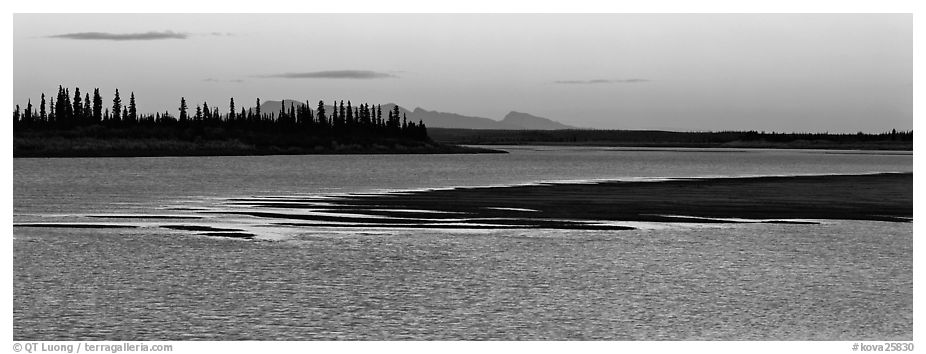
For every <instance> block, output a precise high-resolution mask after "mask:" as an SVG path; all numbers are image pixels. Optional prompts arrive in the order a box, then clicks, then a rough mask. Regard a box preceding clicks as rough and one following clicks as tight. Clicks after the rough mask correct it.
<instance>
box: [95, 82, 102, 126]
mask: <svg viewBox="0 0 926 354" xmlns="http://www.w3.org/2000/svg"><path fill="white" fill-rule="evenodd" d="M101 121H103V98H102V97H100V89H99V88H95V89H93V122H94V123H100V122H101Z"/></svg>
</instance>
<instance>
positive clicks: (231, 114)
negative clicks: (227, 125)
mask: <svg viewBox="0 0 926 354" xmlns="http://www.w3.org/2000/svg"><path fill="white" fill-rule="evenodd" d="M228 120H229V121H234V120H235V98H234V97H232V98H231V99H229V100H228Z"/></svg>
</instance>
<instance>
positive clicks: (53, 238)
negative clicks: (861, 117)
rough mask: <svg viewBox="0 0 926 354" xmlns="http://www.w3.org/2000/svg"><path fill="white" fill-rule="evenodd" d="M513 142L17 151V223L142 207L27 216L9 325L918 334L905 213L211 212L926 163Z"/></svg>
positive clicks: (94, 334)
mask: <svg viewBox="0 0 926 354" xmlns="http://www.w3.org/2000/svg"><path fill="white" fill-rule="evenodd" d="M508 150H509V151H511V154H507V155H430V156H265V157H183V158H98V159H14V180H13V183H14V186H13V187H14V216H13V218H14V223H93V224H106V225H131V226H138V227H139V228H136V229H76V228H23V227H16V228H14V241H13V249H14V264H13V266H14V270H13V274H14V284H13V285H14V311H13V313H14V323H13V327H14V339H16V340H54V339H58V340H65V339H69V340H76V339H101V340H102V339H107V340H144V339H149V340H157V339H167V340H170V339H265V340H271V339H289V340H310V339H612V340H632V339H730V340H739V339H757V340H768V339H782V340H789V339H826V340H840V339H842V340H882V339H883V340H891V339H893V340H912V322H913V318H912V312H913V311H912V302H913V300H912V299H913V298H912V290H913V287H912V236H913V227H912V224H910V223H883V222H854V221H851V222H850V221H828V222H824V223H823V224H821V225H781V224H777V225H776V224H744V225H722V226H717V225H692V224H688V225H679V224H667V225H644V227H642V228H641V229H639V230H633V231H607V232H605V231H587V230H478V231H474V230H465V229H459V230H412V229H377V230H366V231H362V232H357V231H356V230H348V229H339V228H338V227H318V228H287V227H280V226H274V225H270V224H268V223H267V222H266V221H264V220H259V219H257V218H246V217H240V216H238V217H232V216H229V215H216V214H204V213H203V212H204V211H206V212H208V211H216V210H222V209H223V208H228V206H227V201H228V200H229V199H231V198H239V197H251V196H256V197H273V196H292V195H305V196H325V195H331V194H343V193H369V192H382V191H391V190H405V189H420V188H439V187H452V186H477V185H506V184H519V183H536V182H542V181H546V182H549V181H575V180H589V179H632V178H651V177H688V176H750V175H789V174H820V173H869V172H887V171H891V172H896V171H912V170H913V163H912V161H913V158H912V154H910V153H881V152H824V151H780V150H779V151H775V150H688V149H683V150H678V149H658V150H634V149H604V148H550V147H512V148H508ZM319 200H322V201H323V200H324V199H319ZM320 204H321V203H320ZM143 216H149V217H150V216H160V217H162V216H171V217H190V218H196V219H189V220H187V219H158V218H157V217H151V218H149V217H143ZM172 224H176V225H179V224H183V225H199V226H210V227H228V226H233V227H235V228H239V229H242V230H247V231H248V232H251V233H254V234H256V235H257V239H256V240H254V241H246V240H235V239H226V238H219V237H205V236H198V235H197V234H196V233H193V232H187V231H176V230H167V229H164V228H163V227H161V226H164V225H172Z"/></svg>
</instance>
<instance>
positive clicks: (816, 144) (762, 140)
mask: <svg viewBox="0 0 926 354" xmlns="http://www.w3.org/2000/svg"><path fill="white" fill-rule="evenodd" d="M428 133H429V136H430V137H431V138H432V139H434V141H437V142H441V143H445V144H464V145H565V146H614V147H677V148H763V149H845V150H897V151H912V150H913V131H912V130H910V131H897V130H895V129H892V130H890V131H886V132H882V133H875V134H871V133H862V132H858V133H854V134H845V133H843V134H838V133H782V132H758V131H722V132H710V131H707V132H672V131H660V130H585V129H582V130H580V129H566V130H475V129H449V128H431V129H429V131H428Z"/></svg>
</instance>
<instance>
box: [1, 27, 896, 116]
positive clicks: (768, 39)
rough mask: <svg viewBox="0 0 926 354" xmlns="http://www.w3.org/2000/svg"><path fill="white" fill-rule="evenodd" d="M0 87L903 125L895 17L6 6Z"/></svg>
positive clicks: (170, 99)
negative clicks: (4, 77)
mask: <svg viewBox="0 0 926 354" xmlns="http://www.w3.org/2000/svg"><path fill="white" fill-rule="evenodd" d="M13 84H14V86H13V96H14V97H13V99H14V104H19V105H21V106H23V107H24V106H25V104H26V101H27V100H28V99H30V98H31V99H32V102H33V104H36V103H37V102H38V100H39V97H40V95H41V94H42V93H43V92H44V93H45V94H46V95H47V96H48V95H52V96H53V95H54V94H55V92H56V91H57V87H58V85H62V86H64V87H69V88H70V89H71V91H72V92H73V90H74V87H80V89H81V92H91V91H92V89H93V88H100V91H101V92H102V93H103V99H104V102H111V100H112V94H113V91H114V90H115V89H117V88H118V89H119V91H120V94H121V95H122V96H123V100H127V97H128V95H129V93H130V92H134V93H135V96H136V99H137V104H138V107H139V111H141V112H155V111H159V112H164V111H170V112H172V113H174V114H176V112H177V108H178V107H179V101H180V97H185V98H186V100H187V101H188V102H189V103H190V104H191V106H192V105H195V104H199V103H202V102H208V103H209V105H210V106H211V107H215V106H218V107H219V108H220V110H221V111H222V112H223V113H225V112H227V109H228V108H227V107H228V101H229V98H231V97H233V98H234V99H235V103H236V105H237V106H238V107H242V106H250V105H253V103H254V101H255V100H256V99H257V98H261V99H262V100H279V99H284V98H285V99H297V100H308V101H310V102H313V104H314V103H317V102H318V101H319V100H325V101H326V102H329V101H331V100H334V99H337V100H341V99H343V100H345V101H346V100H351V101H352V102H354V103H358V102H368V103H373V104H377V103H390V102H394V103H398V104H399V105H401V106H403V107H406V108H409V109H414V108H415V107H421V108H424V109H427V110H436V111H443V112H453V113H458V114H463V115H470V116H479V117H486V118H491V119H501V118H502V117H504V116H505V115H506V114H507V113H508V112H510V111H518V112H525V113H530V114H533V115H537V116H541V117H546V118H550V119H554V120H557V121H559V122H562V123H565V124H569V125H573V126H578V127H586V128H598V129H665V130H677V131H705V130H713V131H718V130H757V131H784V132H848V133H854V132H857V131H864V132H882V131H889V130H891V129H897V130H908V129H913V113H912V112H913V16H912V15H911V14H15V15H14V16H13Z"/></svg>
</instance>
